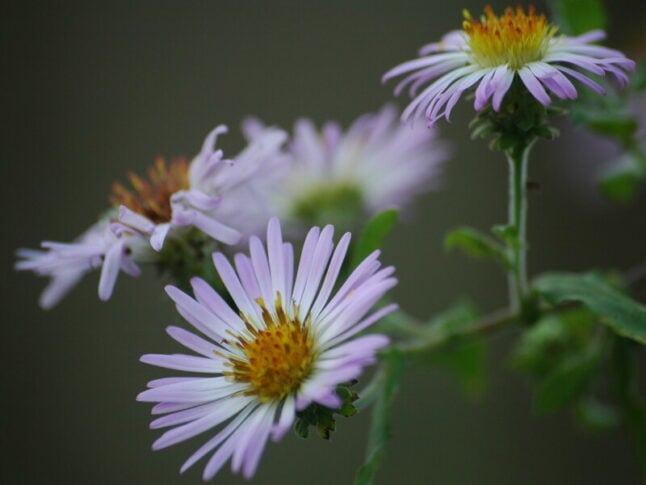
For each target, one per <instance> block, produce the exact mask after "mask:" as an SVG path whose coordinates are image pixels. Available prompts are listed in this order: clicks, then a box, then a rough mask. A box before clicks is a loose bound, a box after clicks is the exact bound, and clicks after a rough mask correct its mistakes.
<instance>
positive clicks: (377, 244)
mask: <svg viewBox="0 0 646 485" xmlns="http://www.w3.org/2000/svg"><path fill="white" fill-rule="evenodd" d="M396 222H397V209H388V210H385V211H383V212H380V213H379V214H377V215H375V216H374V217H373V218H372V219H370V220H369V221H368V223H367V224H366V226H365V227H364V229H363V232H362V233H361V236H360V237H359V240H358V241H357V243H356V245H355V246H354V250H353V252H352V262H351V263H350V267H351V268H356V267H357V266H358V265H359V263H361V261H363V260H364V259H365V258H366V257H367V256H369V255H370V254H371V253H372V252H373V251H375V250H377V249H379V248H381V246H382V245H383V243H384V240H385V239H386V237H387V236H388V234H390V232H391V231H392V230H393V228H394V227H395V223H396Z"/></svg>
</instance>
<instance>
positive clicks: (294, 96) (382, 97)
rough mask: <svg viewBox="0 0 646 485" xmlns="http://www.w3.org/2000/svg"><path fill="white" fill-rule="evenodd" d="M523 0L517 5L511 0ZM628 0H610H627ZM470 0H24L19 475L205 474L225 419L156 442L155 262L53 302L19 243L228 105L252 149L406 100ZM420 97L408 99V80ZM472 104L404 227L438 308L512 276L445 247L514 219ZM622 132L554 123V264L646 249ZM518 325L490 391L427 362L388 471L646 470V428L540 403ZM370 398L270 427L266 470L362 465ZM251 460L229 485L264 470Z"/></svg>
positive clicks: (548, 265)
mask: <svg viewBox="0 0 646 485" xmlns="http://www.w3.org/2000/svg"><path fill="white" fill-rule="evenodd" d="M492 3H493V5H494V7H496V8H499V7H500V6H501V5H502V4H500V3H499V2H492ZM608 3H610V2H608ZM640 5H643V4H642V3H641V2H638V1H634V2H632V10H631V9H630V7H631V5H630V2H628V1H617V2H612V5H611V13H612V14H613V20H612V24H611V28H610V33H611V38H610V42H611V44H612V45H614V46H616V47H619V48H622V49H625V50H627V51H628V52H629V53H631V55H633V56H639V55H640V54H643V52H644V45H643V28H644V26H645V25H644V21H643V16H644V13H646V12H645V11H644V10H645V9H644V7H643V6H640ZM463 6H466V7H468V8H470V9H471V11H472V12H478V11H479V10H480V9H481V8H482V6H483V5H482V4H480V3H478V2H474V1H468V2H465V4H464V5H463V4H461V3H457V2H446V1H445V2H439V1H430V0H428V1H415V2H381V1H379V2H376V1H372V2H367V1H365V2H349V1H334V2H332V1H328V2H312V1H307V2H306V1H302V2H296V1H293V2H285V1H269V0H268V1H265V2H260V1H237V2H236V1H218V2H216V1H213V2H168V1H159V2H137V4H136V5H132V4H130V3H126V2H123V3H121V2H110V3H109V4H108V3H106V4H103V5H99V4H88V3H87V2H65V3H64V4H62V5H55V4H54V2H51V3H47V4H35V3H30V2H15V3H14V4H13V5H11V6H9V5H8V4H4V6H3V11H2V15H1V17H0V38H1V39H2V41H1V42H2V47H1V52H2V56H1V62H2V78H1V80H0V82H1V83H2V89H1V90H0V96H1V99H2V115H3V127H2V130H1V132H0V137H1V138H0V140H1V143H0V154H1V155H0V166H1V168H2V173H1V176H2V178H1V180H2V191H1V192H0V193H1V196H2V198H3V200H2V208H3V212H2V214H3V217H2V253H1V254H2V265H3V266H2V274H3V278H2V283H1V284H2V298H3V301H2V338H1V339H0V359H2V360H1V366H0V368H1V369H2V378H1V379H0V416H1V418H0V419H1V421H0V423H1V424H0V447H1V448H2V450H1V453H0V482H1V483H3V484H18V483H20V484H22V483H67V484H77V483H78V484H117V483H118V484H121V483H124V484H125V483H133V484H136V483H146V484H147V483H179V484H182V483H186V484H188V483H199V482H200V478H199V477H200V473H201V469H200V467H199V466H198V467H195V468H194V469H192V470H191V471H189V472H188V473H187V475H186V476H184V477H180V476H179V475H178V469H179V466H180V465H181V463H182V462H183V460H184V459H185V458H186V457H188V455H189V454H190V453H191V451H192V450H193V449H195V448H197V447H198V446H199V444H200V443H201V442H202V441H203V440H204V439H206V438H200V439H196V440H193V441H191V442H190V443H189V444H184V445H181V446H177V447H174V448H173V449H170V450H165V451H161V452H152V451H150V445H151V443H152V441H153V440H154V438H155V436H157V435H158V433H157V432H151V431H149V430H148V429H147V423H148V421H149V406H148V405H144V404H140V403H136V402H135V400H134V398H135V395H136V394H137V392H139V391H140V390H141V389H143V387H144V386H145V383H146V381H147V380H149V379H151V378H153V377H155V376H159V375H162V374H163V372H158V371H157V370H156V369H153V368H150V367H147V366H144V365H143V364H140V363H139V362H138V358H139V356H140V355H141V354H142V353H146V352H164V351H175V350H177V349H178V347H177V346H175V345H173V344H172V343H171V341H170V339H169V338H168V337H167V336H166V335H165V333H164V332H163V328H164V326H165V325H167V324H169V323H171V322H173V320H174V318H175V314H174V310H173V308H172V307H171V305H170V304H169V301H168V300H167V298H166V297H165V296H164V295H163V294H162V292H161V286H162V285H161V283H160V282H158V281H157V280H156V279H155V277H154V274H153V272H152V271H149V272H148V273H147V274H146V275H145V276H144V277H142V278H140V279H139V280H132V279H131V278H129V277H127V276H124V277H122V278H120V281H119V282H118V285H117V289H116V292H115V295H114V297H113V299H112V300H111V301H110V302H109V303H101V302H99V301H98V299H97V297H96V283H97V277H96V275H92V276H91V277H89V278H87V279H86V280H85V281H84V282H83V283H82V284H81V285H80V286H79V287H78V288H77V289H76V290H75V291H74V292H73V293H72V294H71V295H69V297H68V298H67V299H65V300H64V301H63V303H62V304H61V305H60V306H59V307H57V308H55V309H54V310H53V311H51V312H43V311H41V310H40V309H39V308H38V307H37V305H36V300H37V296H38V293H39V291H40V289H41V287H42V285H43V283H44V281H37V280H36V278H34V276H33V275H30V274H16V273H14V271H13V269H12V265H13V262H14V254H13V252H14V250H15V248H17V247H25V246H27V247H36V246H37V245H38V243H39V242H40V241H41V240H42V239H53V240H62V241H65V240H71V239H72V238H73V237H75V236H76V235H78V234H79V233H80V232H81V231H83V230H84V229H85V228H86V227H87V226H89V224H90V223H91V222H92V221H93V220H94V219H95V217H96V215H97V214H98V213H99V212H101V211H102V210H103V209H104V208H105V206H106V202H107V193H108V190H109V187H110V185H111V183H112V182H113V181H114V180H116V179H123V178H124V174H125V173H126V171H128V170H138V171H142V170H143V169H144V167H145V166H146V165H148V164H149V163H150V162H152V160H153V158H154V157H155V156H156V155H157V154H165V155H168V156H172V155H176V154H186V155H192V154H194V153H196V152H197V151H198V149H199V147H200V145H201V142H202V139H203V137H204V136H205V135H206V133H207V132H208V131H209V130H210V129H211V128H212V127H213V126H215V125H216V124H218V123H227V124H229V125H230V126H231V128H232V129H233V132H234V133H235V134H233V135H230V136H228V137H226V138H225V139H224V142H223V146H224V148H225V149H228V151H227V152H226V153H229V154H233V153H235V151H236V150H238V149H239V148H240V146H241V145H240V143H241V139H240V136H239V135H238V134H237V124H238V123H239V121H240V120H241V118H242V117H243V116H245V115H247V114H258V115H260V116H261V117H263V118H264V119H266V120H267V121H269V122H274V123H278V124H281V125H283V126H286V127H288V126H290V125H291V123H292V121H293V120H294V119H295V118H297V117H299V116H303V115H307V116H310V117H312V118H314V119H315V120H317V121H319V122H320V121H323V120H325V119H338V120H340V121H342V122H343V123H345V124H347V123H348V122H349V121H351V120H352V119H354V118H355V117H356V116H357V115H359V114H361V113H363V112H366V111H370V110H376V109H378V108H379V107H380V106H381V105H382V104H383V103H384V102H386V101H388V100H391V99H392V96H391V88H392V86H388V87H382V86H381V85H380V83H379V78H380V76H381V75H382V73H383V72H385V71H386V70H387V69H388V68H390V67H392V66H393V65H395V64H396V63H399V62H401V61H404V60H406V59H408V58H411V57H413V56H414V55H415V52H416V49H417V48H418V47H419V46H421V45H423V44H425V43H427V42H429V41H431V40H434V39H437V38H438V37H439V36H440V35H441V34H442V33H444V32H445V31H447V30H450V29H452V28H455V27H459V25H460V22H461V13H460V10H461V8H462V7H463ZM402 102H403V101H402ZM470 109H471V108H470V107H469V106H468V104H467V103H461V105H460V108H459V109H458V110H457V111H456V113H455V114H454V116H453V123H452V124H446V123H442V124H441V126H442V132H443V134H444V135H445V136H446V137H447V138H448V139H450V140H452V141H453V142H454V156H453V158H452V160H451V161H450V162H449V163H448V164H447V165H446V173H445V183H444V188H443V190H442V191H441V192H436V193H433V194H430V195H429V196H427V197H425V198H424V199H423V200H420V201H419V204H418V205H417V208H416V211H415V213H414V214H411V215H410V217H409V218H408V220H406V221H405V222H404V223H402V224H401V225H400V226H399V227H398V230H397V231H396V233H395V234H394V235H393V237H392V238H391V239H390V240H389V242H388V245H387V247H386V248H385V254H384V260H385V261H387V262H388V263H393V264H396V265H397V268H398V275H399V277H400V281H401V283H400V285H399V287H398V288H397V290H396V291H395V296H396V298H397V300H398V301H399V302H400V303H401V305H402V306H403V307H404V308H406V309H408V310H410V311H411V312H412V313H415V314H417V315H419V316H425V315H428V314H430V313H431V312H433V311H437V310H440V309H442V308H444V307H445V306H447V305H449V304H450V303H452V302H454V301H456V300H457V299H458V297H459V296H460V295H469V296H470V298H471V299H472V300H473V301H475V302H477V303H478V304H479V305H480V306H481V307H482V308H483V309H485V310H491V309H495V308H497V307H500V306H501V305H503V304H504V299H505V294H506V290H505V282H504V278H503V277H502V276H501V275H500V274H499V272H498V270H497V269H496V268H494V267H493V266H492V265H490V264H488V263H479V262H474V261H470V260H467V259H465V258H463V257H462V256H460V255H458V254H449V255H447V254H445V253H444V251H443V249H442V238H443V234H444V233H445V232H446V231H447V230H448V229H449V228H451V227H453V226H455V225H456V224H459V223H469V224H472V225H475V226H477V227H480V228H483V229H485V228H487V227H489V226H490V225H491V224H493V223H497V222H502V221H503V220H504V218H505V214H506V209H505V198H506V167H505V164H504V162H503V161H502V160H501V159H500V158H499V157H498V156H497V155H495V154H493V153H491V152H490V151H489V150H488V149H487V148H486V145H485V144H484V143H483V142H473V143H471V142H468V136H467V128H466V125H467V123H468V121H469V119H470V116H471V112H470ZM616 153H617V148H616V147H614V146H613V145H612V144H607V143H603V142H601V141H599V140H598V139H595V138H593V137H591V136H589V135H586V134H585V133H583V132H582V131H581V130H580V129H578V128H572V127H568V126H563V137H562V138H561V139H560V140H558V141H556V142H553V143H549V144H548V143H542V144H540V145H539V147H538V148H537V150H536V153H535V156H534V159H533V160H532V165H531V178H533V179H535V180H538V181H540V182H541V184H542V187H543V189H542V191H541V192H540V193H537V194H533V195H532V196H531V200H530V224H529V232H530V238H531V252H530V268H531V270H532V272H534V273H536V272H538V271H542V270H547V269H567V270H582V269H585V268H589V267H592V266H596V267H602V268H606V267H611V266H613V267H617V268H619V269H624V268H627V267H629V266H631V265H633V264H635V263H637V262H639V261H641V260H643V259H644V257H645V253H646V251H645V250H644V249H645V248H646V225H645V224H644V221H645V217H644V212H645V209H646V198H645V197H644V196H643V194H642V196H641V197H640V198H639V199H638V200H637V201H636V202H635V203H634V204H633V205H631V206H628V207H617V206H613V205H611V204H608V203H606V202H604V201H603V200H602V199H601V198H600V197H599V196H597V195H596V193H595V189H594V178H595V176H596V174H597V173H598V169H599V166H600V165H601V164H603V163H604V162H607V161H608V160H610V159H612V157H613V156H614V155H615V154H616ZM513 337H514V335H513V332H512V333H507V334H505V335H502V336H501V337H497V338H495V339H494V344H495V345H494V348H493V350H494V352H493V355H492V358H491V359H490V360H491V369H492V379H491V386H490V389H489V392H488V393H487V394H486V395H485V396H484V397H483V398H482V399H481V400H479V401H475V402H474V401H470V400H468V399H465V398H464V397H463V395H462V394H461V393H460V391H459V389H458V387H457V386H456V384H455V383H454V382H453V381H452V380H451V379H449V378H448V377H447V376H446V375H444V374H442V373H440V372H438V371H434V370H430V371H429V370H427V369H418V370H414V371H412V372H410V374H409V375H408V377H407V378H406V380H405V382H404V383H403V390H402V394H401V396H400V398H399V399H398V400H397V403H396V408H395V411H396V414H395V418H394V437H393V440H392V442H391V444H390V447H389V453H388V456H387V459H386V462H385V465H384V467H383V470H382V472H381V474H380V476H379V483H382V484H400V483H401V484H426V483H440V484H465V483H479V484H519V483H523V484H545V483H550V484H563V485H565V484H590V483H598V484H610V483H612V484H631V483H638V476H639V474H638V469H637V464H636V460H635V458H634V452H633V449H632V447H631V443H630V440H629V438H628V436H627V435H626V434H625V433H624V432H613V433H607V434H599V435H597V434H592V435H590V434H585V433H584V432H581V431H580V430H576V429H574V427H573V426H572V423H571V421H570V419H569V417H568V416H567V414H565V413H561V414H557V415H554V416H549V417H539V418H536V417H532V416H531V415H530V398H531V395H530V392H529V387H528V385H527V383H526V382H525V381H524V380H523V379H522V378H520V377H518V376H517V375H514V374H513V373H512V372H511V371H509V370H508V366H507V363H506V360H505V351H506V350H507V349H508V347H509V344H510V342H512V341H513ZM367 417H368V416H367V414H363V415H360V416H358V417H356V418H353V419H351V420H347V421H343V422H341V423H340V425H339V430H338V432H337V433H335V435H334V438H333V440H332V442H331V443H328V442H323V441H320V440H318V439H310V440H307V441H299V440H297V439H296V438H295V437H293V436H291V435H290V436H289V437H288V438H287V439H285V440H284V441H283V442H282V443H280V444H279V445H275V444H270V445H269V447H268V448H267V450H266V453H265V455H264V457H263V459H262V463H261V466H260V468H259V471H258V474H257V476H256V479H255V482H256V483H283V484H297V483H298V484H300V483H307V484H308V485H315V484H329V483H342V484H345V483H350V481H351V478H352V475H353V471H354V469H355V468H356V467H357V466H358V465H359V464H360V462H361V460H362V456H363V446H364V443H365V438H366V431H367V424H368V419H367ZM242 482H243V480H242V479H241V478H239V477H235V476H232V475H231V474H230V473H229V471H228V469H226V470H225V471H223V472H221V473H220V475H219V476H218V477H217V478H216V483H221V484H225V483H242Z"/></svg>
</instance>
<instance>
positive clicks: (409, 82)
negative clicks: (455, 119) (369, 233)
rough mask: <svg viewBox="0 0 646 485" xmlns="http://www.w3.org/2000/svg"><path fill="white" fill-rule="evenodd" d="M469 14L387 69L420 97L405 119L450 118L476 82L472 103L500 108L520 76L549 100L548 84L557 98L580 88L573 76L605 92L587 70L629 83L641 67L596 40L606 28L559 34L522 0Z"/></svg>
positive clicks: (539, 96)
mask: <svg viewBox="0 0 646 485" xmlns="http://www.w3.org/2000/svg"><path fill="white" fill-rule="evenodd" d="M464 19H465V20H464V23H463V30H456V31H452V32H449V33H448V34H446V35H445V36H444V37H443V38H442V40H441V41H440V42H438V43H432V44H429V45H427V46H425V47H422V49H420V52H419V54H420V56H421V57H420V58H419V59H415V60H412V61H408V62H405V63H403V64H401V65H399V66H397V67H395V68H394V69H391V70H390V71H388V72H387V73H386V74H385V75H384V77H383V80H384V81H387V80H389V79H392V78H394V77H397V76H400V75H402V74H405V75H406V77H405V78H404V79H403V80H402V81H401V82H400V83H399V84H398V85H397V87H396V88H395V94H396V95H399V93H401V92H402V91H403V90H404V89H405V88H406V87H408V92H409V94H410V96H411V97H415V99H413V101H412V102H411V103H410V104H409V105H408V107H407V108H406V110H405V111H404V113H403V114H402V119H404V120H405V119H409V118H416V117H418V116H421V115H422V114H423V115H424V117H425V118H426V120H427V121H428V123H429V124H433V123H435V122H436V121H437V120H438V119H439V118H442V117H446V119H447V120H448V118H449V116H450V115H451V111H452V109H453V107H454V106H455V105H456V103H457V102H458V100H459V99H460V97H461V96H462V94H463V93H464V92H465V91H467V90H468V89H470V88H471V87H472V86H474V85H476V84H477V88H476V90H475V101H474V109H475V110H476V111H479V110H481V109H482V108H483V107H484V106H486V105H487V104H488V103H491V105H492V107H493V109H494V110H495V111H498V110H499V109H500V106H501V103H502V100H503V98H504V96H505V94H506V93H507V92H508V91H509V88H510V87H511V85H512V82H513V81H514V80H515V79H517V77H518V78H519V79H520V81H521V82H522V84H523V85H524V86H525V88H526V89H527V91H528V92H529V93H531V95H532V96H533V97H534V98H535V99H536V100H537V101H538V102H539V103H541V104H543V105H548V104H550V102H551V99H550V95H549V94H548V92H549V93H551V94H552V95H553V96H556V97H557V98H559V99H575V98H576V97H577V91H576V88H575V87H574V85H573V84H572V82H571V81H570V78H572V79H574V80H576V81H578V82H580V83H582V84H583V85H585V86H588V87H589V88H592V89H593V90H595V91H597V92H598V93H600V94H604V93H605V91H604V88H603V87H602V86H600V85H599V84H598V83H597V82H596V81H595V80H593V79H591V77H590V75H589V74H588V73H592V74H595V75H598V76H604V75H605V74H606V73H611V74H612V75H613V76H614V77H615V78H616V79H617V81H618V82H619V84H620V86H625V85H626V84H627V83H628V77H627V76H626V73H625V71H630V70H633V69H634V68H635V63H634V62H633V61H631V60H630V59H627V58H626V57H625V56H624V55H623V54H622V53H621V52H619V51H616V50H613V49H608V48H606V47H599V46H596V45H592V44H590V43H591V42H595V41H598V40H601V39H603V38H605V33H604V32H603V31H601V30H594V31H591V32H588V33H586V34H583V35H580V36H578V37H568V36H565V35H557V27H555V26H553V25H551V24H549V23H548V22H547V20H546V18H545V16H544V15H536V12H535V10H534V8H533V7H530V8H529V11H528V13H525V11H524V9H523V8H522V7H517V8H516V9H515V10H514V9H511V8H508V9H507V10H505V13H504V14H503V15H502V16H500V17H498V16H496V15H495V14H494V12H493V10H492V9H491V7H487V8H485V13H484V15H483V16H482V17H481V18H480V19H474V18H472V17H471V15H470V14H469V13H468V12H467V11H465V12H464ZM581 71H587V72H586V74H583V73H582V72H581ZM421 88H423V90H422V91H421V93H420V92H419V90H420V89H421Z"/></svg>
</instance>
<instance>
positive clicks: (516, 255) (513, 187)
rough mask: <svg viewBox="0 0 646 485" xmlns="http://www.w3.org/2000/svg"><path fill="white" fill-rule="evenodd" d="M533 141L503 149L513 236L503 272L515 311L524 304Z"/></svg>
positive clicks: (520, 309)
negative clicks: (528, 176) (507, 265)
mask: <svg viewBox="0 0 646 485" xmlns="http://www.w3.org/2000/svg"><path fill="white" fill-rule="evenodd" d="M533 145H534V141H533V140H532V141H529V142H528V143H526V144H523V145H520V146H517V147H515V148H513V149H511V150H509V151H507V161H508V162H509V226H510V227H512V228H513V229H514V232H515V238H513V241H512V242H509V243H508V253H509V259H510V261H511V268H510V269H509V271H508V273H507V279H508V282H509V306H510V309H511V311H512V312H513V313H516V314H519V313H521V311H522V309H523V304H524V303H525V300H526V296H527V291H528V284H527V165H528V159H529V152H530V150H531V148H532V146H533Z"/></svg>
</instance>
